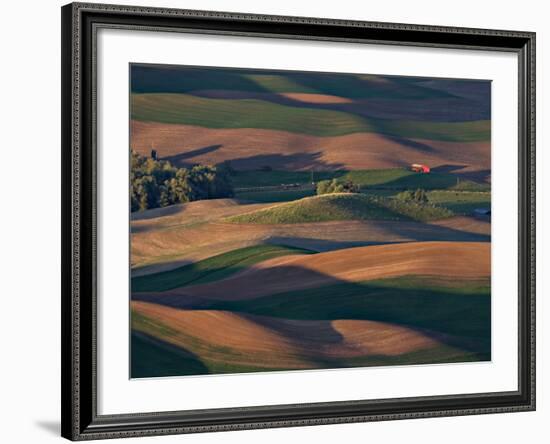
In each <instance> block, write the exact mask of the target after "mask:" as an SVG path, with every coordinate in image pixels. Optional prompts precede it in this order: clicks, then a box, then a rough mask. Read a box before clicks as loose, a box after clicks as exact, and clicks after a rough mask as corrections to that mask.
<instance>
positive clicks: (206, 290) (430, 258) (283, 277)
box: [139, 242, 491, 306]
mask: <svg viewBox="0 0 550 444" xmlns="http://www.w3.org/2000/svg"><path fill="white" fill-rule="evenodd" d="M490 252H491V246H490V243H487V242H411V243H402V244H392V245H376V246H369V247H357V248H348V249H344V250H336V251H331V252H327V253H319V254H315V255H311V256H299V257H295V258H292V259H290V258H289V259H288V260H287V261H284V262H283V263H269V264H263V265H260V266H255V267H251V269H250V270H249V271H247V272H246V273H242V274H239V275H236V276H233V277H230V278H227V279H224V280H222V281H217V282H213V283H209V284H202V285H196V286H191V287H184V288H181V289H175V290H171V291H166V292H161V293H148V294H142V295H140V296H139V297H140V299H142V300H147V301H156V302H158V303H160V304H162V303H163V302H164V300H166V301H167V302H168V301H170V303H172V304H173V302H174V301H176V300H178V299H181V301H182V302H184V303H185V305H187V306H190V305H195V306H200V303H201V301H204V300H208V299H216V300H243V299H254V298H258V297H262V296H267V295H272V294H277V293H283V292H288V291H295V290H302V289H306V288H315V287H320V286H324V285H332V284H336V283H340V282H360V281H366V280H374V279H383V278H390V277H396V276H405V275H424V276H440V277H456V278H469V279H473V278H483V277H488V276H490V273H491V259H490V254H491V253H490Z"/></svg>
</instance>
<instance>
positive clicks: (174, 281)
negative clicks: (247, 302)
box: [132, 245, 315, 292]
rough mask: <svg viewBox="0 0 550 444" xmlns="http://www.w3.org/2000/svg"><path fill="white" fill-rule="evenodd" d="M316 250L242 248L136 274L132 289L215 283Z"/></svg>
mask: <svg viewBox="0 0 550 444" xmlns="http://www.w3.org/2000/svg"><path fill="white" fill-rule="evenodd" d="M313 253H315V252H314V251H311V250H306V249H303V248H295V247H287V246H282V245H255V246H252V247H245V248H240V249H237V250H232V251H230V252H228V253H223V254H219V255H217V256H212V257H210V258H208V259H205V260H202V261H199V262H195V263H193V264H188V265H184V266H183V267H179V268H176V269H174V270H170V271H165V272H161V273H153V274H148V275H145V276H138V277H134V278H132V292H144V291H166V290H171V289H174V288H178V287H183V286H185V285H190V284H194V285H196V284H204V283H208V282H214V281H218V280H221V279H224V278H227V277H229V276H231V275H234V274H236V273H238V272H239V271H242V270H244V269H246V268H247V267H250V266H252V265H254V264H257V263H259V262H263V261H266V260H268V259H273V258H276V257H280V256H287V255H302V254H313Z"/></svg>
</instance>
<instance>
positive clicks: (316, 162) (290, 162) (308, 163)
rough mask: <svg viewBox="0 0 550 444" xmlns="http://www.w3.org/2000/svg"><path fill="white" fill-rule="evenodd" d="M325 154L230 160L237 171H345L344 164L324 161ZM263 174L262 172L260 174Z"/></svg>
mask: <svg viewBox="0 0 550 444" xmlns="http://www.w3.org/2000/svg"><path fill="white" fill-rule="evenodd" d="M322 156H323V152H321V151H317V152H311V153H295V154H280V153H269V154H258V155H255V156H250V157H237V158H233V159H228V160H229V161H230V162H231V166H232V167H233V168H235V169H237V170H259V169H261V168H263V167H269V168H271V169H273V170H290V171H292V170H295V171H299V170H307V171H309V170H313V171H339V170H344V164H341V163H338V162H332V163H329V162H326V161H324V160H322ZM259 174H261V172H259Z"/></svg>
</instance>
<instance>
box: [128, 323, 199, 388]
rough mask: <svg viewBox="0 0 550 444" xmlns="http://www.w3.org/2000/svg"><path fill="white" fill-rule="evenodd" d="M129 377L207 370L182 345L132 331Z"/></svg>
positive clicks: (183, 373) (175, 374)
mask: <svg viewBox="0 0 550 444" xmlns="http://www.w3.org/2000/svg"><path fill="white" fill-rule="evenodd" d="M130 356H131V358H130V359H131V364H130V377H131V378H152V377H162V376H182V375H186V376H189V375H204V374H208V373H209V370H208V367H206V366H205V365H204V364H203V362H202V361H201V360H200V358H199V357H198V356H196V355H195V354H194V353H191V352H190V351H189V350H185V349H184V348H182V347H178V346H175V345H172V344H170V343H168V342H165V341H162V340H160V339H158V338H154V337H152V336H150V335H147V334H145V333H142V332H137V331H132V342H131V355H130Z"/></svg>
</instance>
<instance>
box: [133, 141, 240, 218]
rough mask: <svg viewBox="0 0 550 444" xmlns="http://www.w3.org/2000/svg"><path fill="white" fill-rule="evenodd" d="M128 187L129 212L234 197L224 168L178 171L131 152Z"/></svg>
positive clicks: (165, 163) (169, 164)
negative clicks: (129, 194) (129, 193)
mask: <svg viewBox="0 0 550 444" xmlns="http://www.w3.org/2000/svg"><path fill="white" fill-rule="evenodd" d="M130 187H131V190H130V192H131V208H132V211H139V210H147V209H150V208H159V207H167V206H168V205H173V204H177V203H184V202H191V201H194V200H201V199H216V198H222V197H232V196H233V187H232V185H231V180H230V178H229V171H228V170H227V168H223V167H221V168H217V167H215V166H205V165H197V166H194V167H192V168H177V167H174V166H173V165H172V164H171V163H170V162H168V161H165V160H157V159H155V158H152V157H151V158H147V157H144V156H140V155H139V154H137V153H136V152H134V151H132V159H131V168H130Z"/></svg>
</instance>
